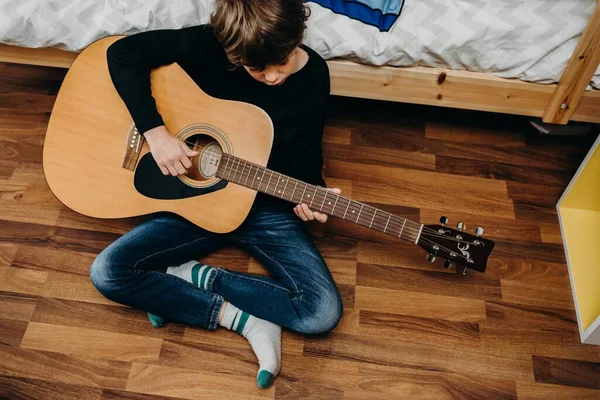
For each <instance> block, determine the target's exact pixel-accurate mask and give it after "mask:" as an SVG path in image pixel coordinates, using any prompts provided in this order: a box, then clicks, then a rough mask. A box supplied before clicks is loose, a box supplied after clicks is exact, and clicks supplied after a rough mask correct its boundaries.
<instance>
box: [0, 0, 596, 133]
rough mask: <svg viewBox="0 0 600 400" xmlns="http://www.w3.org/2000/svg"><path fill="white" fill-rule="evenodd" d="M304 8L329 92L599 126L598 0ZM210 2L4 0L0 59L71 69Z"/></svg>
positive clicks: (366, 2)
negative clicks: (111, 43)
mask: <svg viewBox="0 0 600 400" xmlns="http://www.w3.org/2000/svg"><path fill="white" fill-rule="evenodd" d="M349 4H351V6H348V5H349ZM308 5H309V7H310V8H311V16H310V18H309V20H308V22H307V25H308V29H307V32H306V35H305V38H304V43H306V44H307V45H309V46H310V47H312V48H313V49H315V50H316V51H317V52H319V53H320V54H321V55H322V56H323V57H324V58H325V59H327V60H328V64H329V67H330V72H331V77H332V94H335V95H341V96H351V97H361V98H371V99H382V100H390V101H400V102H407V103H417V104H427V105H438V106H444V107H455V108H464V109H472V110H482V111H493V112H501V113H509V114H520V115H528V116H533V117H542V118H543V120H544V121H545V122H551V123H557V124H565V123H567V122H568V121H569V120H575V121H584V122H594V123H600V90H599V89H600V69H599V68H598V64H599V62H600V10H599V8H600V7H596V6H595V2H594V0H527V1H524V0H494V1H490V0H469V1H466V0H418V1H417V0H356V1H353V2H347V1H343V0H314V1H311V2H308ZM212 7H213V3H212V0H177V1H170V2H168V3H167V1H166V0H152V1H150V2H141V1H140V2H133V1H132V2H119V1H106V2H96V1H94V0H82V1H79V2H70V1H68V0H57V1H53V2H44V1H42V0H30V1H27V2H20V1H19V0H6V1H4V2H3V3H2V4H0V43H2V44H1V45H0V61H7V62H20V63H27V64H36V65H50V66H57V67H65V68H68V67H69V66H70V64H71V63H72V61H73V59H74V58H75V57H76V55H77V52H78V51H80V50H82V49H83V48H85V47H86V46H87V45H88V44H90V43H92V42H93V41H94V40H96V39H98V38H101V37H105V36H109V35H121V34H125V35H127V34H132V33H136V32H140V31H144V30H151V29H162V28H180V27H184V26H189V25H195V24H199V23H206V22H207V21H208V18H209V14H210V11H211V10H212ZM361 7H362V8H361ZM553 82H559V83H558V84H556V83H553Z"/></svg>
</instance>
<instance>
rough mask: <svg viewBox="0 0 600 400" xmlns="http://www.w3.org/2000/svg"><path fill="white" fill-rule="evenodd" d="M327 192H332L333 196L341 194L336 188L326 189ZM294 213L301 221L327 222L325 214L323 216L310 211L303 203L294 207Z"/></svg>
mask: <svg viewBox="0 0 600 400" xmlns="http://www.w3.org/2000/svg"><path fill="white" fill-rule="evenodd" d="M327 190H329V191H330V192H333V193H335V194H340V193H342V191H341V190H340V189H338V188H331V189H327ZM294 213H295V214H296V215H297V216H298V217H299V218H300V219H302V221H312V220H313V219H316V220H317V221H319V222H327V214H323V213H320V212H317V211H312V210H311V209H310V208H308V206H307V205H306V204H304V203H302V204H298V205H297V206H296V207H294Z"/></svg>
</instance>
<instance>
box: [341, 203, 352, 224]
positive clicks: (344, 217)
mask: <svg viewBox="0 0 600 400" xmlns="http://www.w3.org/2000/svg"><path fill="white" fill-rule="evenodd" d="M350 203H352V200H350V199H348V205H347V206H346V211H344V216H343V217H342V218H343V219H346V213H347V212H348V208H350Z"/></svg>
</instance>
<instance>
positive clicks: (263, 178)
mask: <svg viewBox="0 0 600 400" xmlns="http://www.w3.org/2000/svg"><path fill="white" fill-rule="evenodd" d="M267 171H268V169H263V174H262V176H261V178H260V182H259V183H258V190H260V184H261V183H263V182H264V181H265V174H266V173H267ZM265 191H266V190H265Z"/></svg>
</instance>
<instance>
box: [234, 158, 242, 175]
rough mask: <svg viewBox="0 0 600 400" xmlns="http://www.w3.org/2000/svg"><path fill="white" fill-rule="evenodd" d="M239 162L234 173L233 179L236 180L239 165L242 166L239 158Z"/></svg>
mask: <svg viewBox="0 0 600 400" xmlns="http://www.w3.org/2000/svg"><path fill="white" fill-rule="evenodd" d="M233 162H234V163H235V160H233ZM237 162H238V165H237V167H235V172H234V173H233V179H234V180H235V179H236V177H235V176H236V174H237V170H238V167H239V166H240V159H239V158H238V159H237Z"/></svg>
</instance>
